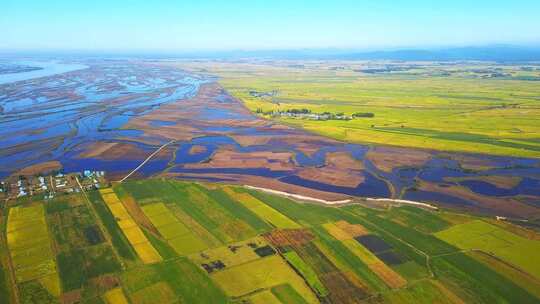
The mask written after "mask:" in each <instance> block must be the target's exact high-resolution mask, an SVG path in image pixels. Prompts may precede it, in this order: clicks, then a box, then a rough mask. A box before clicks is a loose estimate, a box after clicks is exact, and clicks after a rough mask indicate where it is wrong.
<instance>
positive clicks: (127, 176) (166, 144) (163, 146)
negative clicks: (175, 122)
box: [118, 139, 176, 183]
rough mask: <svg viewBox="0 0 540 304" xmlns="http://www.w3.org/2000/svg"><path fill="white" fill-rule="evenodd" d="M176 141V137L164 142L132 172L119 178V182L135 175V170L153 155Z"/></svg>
mask: <svg viewBox="0 0 540 304" xmlns="http://www.w3.org/2000/svg"><path fill="white" fill-rule="evenodd" d="M175 142H176V139H175V140H171V141H169V142H167V143H165V144H163V145H162V146H160V147H159V148H158V149H157V150H156V151H154V152H152V154H150V155H149V156H148V157H147V158H146V159H145V160H144V161H143V162H142V163H141V164H140V165H138V166H137V167H136V168H135V169H133V170H132V171H131V172H129V173H128V175H126V176H124V178H122V179H121V180H119V181H118V182H119V183H122V182H124V181H125V180H126V179H128V178H129V177H130V176H131V175H133V174H134V173H135V172H137V171H138V170H139V169H140V168H142V166H144V165H145V164H146V163H147V162H148V161H149V160H150V159H152V157H154V156H155V155H156V154H158V153H159V152H160V151H161V150H163V149H164V148H165V147H167V146H168V145H171V144H173V143H175Z"/></svg>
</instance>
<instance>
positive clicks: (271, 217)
mask: <svg viewBox="0 0 540 304" xmlns="http://www.w3.org/2000/svg"><path fill="white" fill-rule="evenodd" d="M228 189H229V190H228V191H227V192H228V193H229V195H231V196H233V197H234V198H235V199H236V200H237V201H238V202H240V203H241V204H242V205H244V206H245V207H247V208H248V209H249V210H251V211H252V212H253V213H255V214H257V215H258V216H259V217H260V218H262V219H264V220H265V221H267V222H268V223H270V224H271V225H272V226H274V227H276V228H281V229H295V228H301V227H300V225H298V224H297V223H296V222H294V221H293V220H291V219H290V218H288V217H286V216H285V215H283V214H282V213H280V212H279V211H277V210H275V209H274V208H272V207H270V206H268V205H266V204H265V203H263V202H261V201H260V200H258V199H257V198H255V197H253V196H252V195H251V194H249V193H236V192H233V193H231V191H233V190H232V189H230V188H228Z"/></svg>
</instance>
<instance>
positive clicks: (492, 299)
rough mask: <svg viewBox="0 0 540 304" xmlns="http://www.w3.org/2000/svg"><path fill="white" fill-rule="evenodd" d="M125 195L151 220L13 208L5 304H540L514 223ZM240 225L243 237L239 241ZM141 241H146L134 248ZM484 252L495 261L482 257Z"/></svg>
mask: <svg viewBox="0 0 540 304" xmlns="http://www.w3.org/2000/svg"><path fill="white" fill-rule="evenodd" d="M114 188H115V189H122V190H120V192H121V191H125V192H124V193H123V194H122V197H124V198H125V197H127V196H128V195H129V196H131V197H133V200H134V204H136V206H138V207H140V210H141V211H140V213H139V214H136V213H134V211H133V206H132V207H130V208H131V209H130V208H127V207H126V209H125V210H123V209H122V210H121V209H120V208H119V209H118V210H116V209H115V208H116V207H113V208H110V206H107V205H106V203H105V202H104V201H103V199H102V198H101V195H100V194H99V192H97V191H95V192H89V193H88V198H89V200H88V201H86V199H84V196H82V195H81V194H72V195H66V196H62V197H61V199H60V198H59V199H55V200H52V201H44V202H39V201H31V200H15V201H10V202H8V204H7V205H6V208H5V210H6V211H7V212H6V214H7V216H6V215H3V216H2V219H3V223H6V222H7V223H6V224H3V225H2V238H0V239H1V240H4V242H2V243H0V249H1V250H0V253H2V254H1V255H0V257H3V259H4V260H5V261H4V260H2V268H0V270H1V271H2V274H4V276H2V277H1V279H0V294H1V295H5V297H3V298H2V299H4V298H6V299H8V300H7V302H8V303H10V304H11V302H10V301H12V300H11V299H13V300H15V301H16V300H17V299H18V301H16V302H14V303H33V302H38V303H55V302H58V300H59V299H60V298H64V299H71V300H74V301H78V302H81V303H109V302H115V301H120V302H122V303H124V302H127V303H130V304H145V303H252V304H257V303H277V304H286V303H287V304H288V303H293V304H294V303H298V304H304V303H356V302H364V301H371V302H373V301H375V302H374V303H422V301H423V302H424V303H432V302H438V303H537V302H538V301H539V298H538V297H539V296H540V293H539V292H538V286H539V285H538V281H537V279H536V278H534V277H533V275H534V273H533V272H534V270H535V269H536V265H538V264H540V263H539V260H538V258H537V257H536V255H535V253H536V251H534V250H533V251H531V250H529V249H530V248H533V249H534V248H536V247H535V246H536V245H537V243H538V241H535V240H533V239H539V238H540V237H538V235H537V233H536V232H534V231H531V230H526V229H525V228H518V227H516V226H513V225H512V224H510V223H507V224H505V225H492V224H488V223H487V222H486V221H485V220H483V219H482V218H478V217H475V216H472V215H468V216H463V215H461V214H457V213H451V212H448V211H444V212H437V211H427V210H420V209H416V208H412V207H392V208H388V209H372V208H368V207H365V206H361V205H350V206H344V207H334V206H323V205H316V204H306V203H302V204H301V203H298V202H295V201H293V200H291V199H289V198H284V197H279V196H274V195H270V194H267V193H262V192H257V191H253V190H246V189H243V188H240V187H236V186H222V185H215V184H197V183H187V182H180V181H174V180H165V179H148V180H144V181H132V182H128V183H125V184H122V185H118V186H115V187H114ZM108 191H111V190H105V191H104V193H105V194H106V193H107V192H108ZM115 192H116V191H115ZM110 193H112V192H110ZM148 193H150V194H148ZM105 196H107V195H105ZM109 204H110V203H109ZM114 204H119V203H118V202H117V203H114ZM114 204H112V205H114ZM111 209H114V210H115V211H114V213H115V214H116V216H120V217H122V218H117V217H116V216H114V215H113V214H112V212H113V211H111ZM119 210H120V211H119ZM130 210H131V211H130ZM456 219H457V220H456ZM235 224H239V225H238V229H239V230H240V231H233V229H234V227H235V226H234V225H235ZM134 227H137V228H138V229H139V230H140V231H141V233H142V234H143V235H142V236H141V235H138V234H137V235H131V231H132V230H131V229H133V228H134ZM278 227H279V228H278ZM122 229H124V230H122ZM126 231H127V232H126ZM124 233H125V234H124ZM354 233H360V237H363V236H370V237H376V238H377V239H378V240H379V242H384V243H386V245H387V248H386V249H384V251H382V253H384V254H388V253H391V254H392V255H393V257H394V258H397V260H394V261H391V260H386V259H385V257H384V256H382V255H381V252H379V251H373V250H375V249H373V248H371V247H369V246H368V245H365V244H361V243H360V242H359V241H358V240H357V238H358V237H355V236H353V235H355V234H354ZM515 233H519V234H515ZM187 235H189V236H190V237H189V238H183V237H184V236H187ZM135 237H137V238H144V239H145V240H147V241H145V243H148V244H150V245H151V246H153V248H155V250H156V251H157V252H158V253H159V255H160V256H161V257H162V260H159V261H155V262H154V263H150V264H144V263H143V262H142V261H141V260H139V259H138V258H137V253H136V252H135V249H134V248H133V246H137V244H135V245H132V243H130V242H129V240H128V239H129V238H131V239H132V240H134V239H135ZM493 237H496V239H497V240H496V241H492V238H493ZM526 237H529V238H531V239H528V238H526ZM177 239H180V241H179V243H178V244H176V243H175V242H174V240H177ZM194 240H196V241H194ZM480 247H482V248H481V249H482V250H483V251H486V253H481V252H479V251H470V249H471V248H473V249H479V248H480ZM509 248H511V249H509ZM4 253H5V254H4ZM386 258H388V257H386ZM517 266H519V267H517ZM12 274H14V276H12ZM13 279H15V281H13ZM13 282H15V284H16V285H15V286H12V285H13ZM15 287H16V288H15ZM11 294H14V295H16V296H15V297H11V296H10V295H11Z"/></svg>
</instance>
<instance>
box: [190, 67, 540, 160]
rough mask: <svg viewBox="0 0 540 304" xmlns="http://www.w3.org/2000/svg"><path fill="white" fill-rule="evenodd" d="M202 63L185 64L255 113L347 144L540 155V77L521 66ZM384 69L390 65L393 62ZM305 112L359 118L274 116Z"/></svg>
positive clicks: (507, 154)
mask: <svg viewBox="0 0 540 304" xmlns="http://www.w3.org/2000/svg"><path fill="white" fill-rule="evenodd" d="M197 64H198V66H197V67H194V66H189V65H188V66H187V67H185V68H192V69H193V70H194V71H197V70H198V69H204V71H210V72H211V73H213V74H216V75H219V76H220V77H221V80H220V83H221V84H222V85H223V86H224V87H225V88H226V89H227V90H228V92H230V93H231V94H232V95H234V96H235V97H237V98H239V99H240V100H242V101H243V102H244V103H245V105H246V106H247V107H248V108H249V109H250V110H252V111H253V112H256V113H258V114H259V115H262V116H265V117H267V118H274V119H277V120H280V121H282V122H285V123H287V124H291V125H294V126H298V127H301V128H304V129H306V130H309V131H312V132H316V133H319V134H322V135H325V136H329V137H333V138H336V139H339V140H342V141H346V142H356V143H376V144H390V145H397V146H403V147H424V148H428V149H435V150H442V151H460V152H474V153H488V154H496V155H506V156H523V157H539V156H540V143H539V141H538V134H539V133H540V119H539V117H540V107H539V106H538V95H539V94H540V82H538V81H529V80H528V79H527V78H524V77H521V74H520V73H523V72H522V71H521V70H520V67H519V66H511V65H507V66H505V65H499V66H497V68H498V69H500V70H501V71H503V72H504V73H506V74H508V75H512V76H509V77H506V78H502V79H501V78H489V77H481V75H476V74H475V73H476V72H475V71H477V70H481V69H485V68H487V67H486V66H482V65H478V66H475V65H474V64H471V63H463V64H448V65H446V66H445V65H444V64H429V63H425V64H423V65H421V64H417V63H414V64H413V63H411V65H415V64H416V65H417V66H416V67H414V68H408V69H407V70H406V71H401V72H392V73H367V72H366V73H363V72H361V71H363V70H369V68H372V67H373V66H374V65H375V63H372V62H340V63H332V64H328V63H326V64H325V63H321V62H303V63H302V64H301V65H299V66H294V65H290V64H287V63H281V64H279V63H273V64H247V63H246V64H244V63H228V64H225V63H224V64H217V63H207V64H206V65H204V66H203V67H201V63H197ZM395 65H397V66H399V65H400V64H399V63H395ZM380 66H381V67H382V69H387V68H389V67H390V69H391V68H392V63H382V64H381V65H380ZM301 109H306V110H309V111H311V113H317V114H321V113H325V112H327V113H332V114H337V113H343V114H344V115H346V116H349V117H351V116H352V115H353V114H355V113H360V115H359V116H358V117H357V118H354V119H351V120H314V119H302V118H298V117H296V118H295V117H291V116H288V115H276V116H272V114H270V112H272V111H273V112H282V113H283V112H287V110H301ZM366 113H368V114H369V115H366Z"/></svg>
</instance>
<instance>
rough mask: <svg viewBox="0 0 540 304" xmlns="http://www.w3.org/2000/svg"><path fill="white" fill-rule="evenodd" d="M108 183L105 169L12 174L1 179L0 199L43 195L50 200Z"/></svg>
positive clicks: (105, 185) (43, 197) (97, 187)
mask: <svg viewBox="0 0 540 304" xmlns="http://www.w3.org/2000/svg"><path fill="white" fill-rule="evenodd" d="M79 183H80V185H79ZM108 184H109V183H108V181H107V179H106V178H105V172H104V171H92V170H84V171H83V172H77V173H62V172H52V173H48V174H37V175H12V176H10V177H8V178H7V179H5V180H3V181H0V199H3V200H9V199H16V198H21V197H33V196H41V197H40V198H42V199H44V200H49V199H52V198H54V197H55V196H57V195H61V194H70V193H74V192H75V193H77V192H80V191H81V187H82V188H83V189H84V190H95V189H99V188H102V187H107V186H108Z"/></svg>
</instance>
